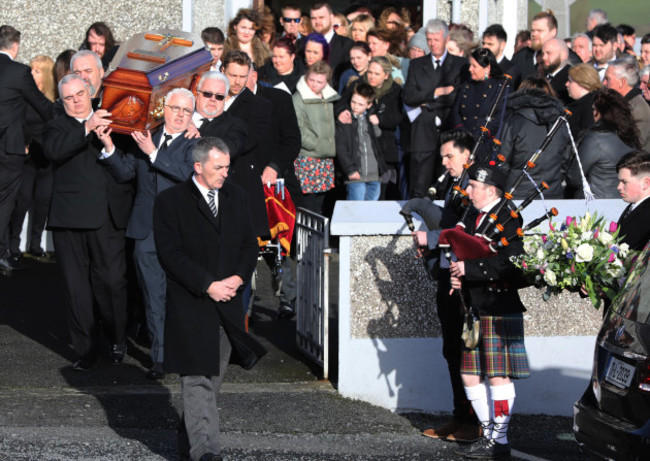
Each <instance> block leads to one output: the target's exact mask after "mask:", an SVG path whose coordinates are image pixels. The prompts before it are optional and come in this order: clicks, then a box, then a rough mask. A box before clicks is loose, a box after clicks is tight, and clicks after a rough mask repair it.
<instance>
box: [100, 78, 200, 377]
mask: <svg viewBox="0 0 650 461" xmlns="http://www.w3.org/2000/svg"><path fill="white" fill-rule="evenodd" d="M193 113H194V95H193V94H192V92H191V91H189V90H186V89H185V88H176V89H173V90H171V91H170V92H169V93H168V94H167V96H166V100H165V109H164V117H165V124H164V125H163V126H162V128H161V129H160V130H158V131H157V132H156V133H154V135H153V136H151V135H150V134H149V132H144V133H140V132H135V133H133V135H132V137H133V139H134V140H135V142H136V143H137V148H135V149H133V150H132V152H124V151H123V150H122V149H119V148H116V147H115V145H114V144H113V141H112V139H111V136H110V130H108V129H105V128H100V129H98V130H97V131H98V134H99V139H100V140H101V141H102V142H103V143H104V146H105V148H104V149H103V151H102V154H103V157H104V159H103V161H102V163H103V164H104V166H106V168H107V169H108V171H109V172H110V173H111V176H113V178H114V179H115V180H116V181H118V182H119V183H126V182H129V181H132V180H134V179H136V180H137V194H136V197H135V205H134V207H133V211H132V212H131V217H130V218H129V225H128V227H127V228H126V236H127V237H129V238H132V239H134V241H135V244H134V248H133V259H134V262H135V268H136V273H137V276H138V283H139V284H140V288H141V290H142V299H143V301H144V305H145V313H146V317H147V326H148V329H149V337H150V338H151V360H152V362H153V365H152V367H151V369H150V370H149V372H148V373H147V377H148V378H149V379H161V378H163V377H164V371H163V364H162V362H163V356H164V355H163V349H164V343H163V338H164V334H163V331H164V327H165V290H166V284H165V272H164V271H163V269H162V267H160V262H159V260H158V255H157V253H156V245H155V243H154V236H153V205H154V200H155V198H156V196H157V195H158V194H159V193H160V192H162V191H163V190H165V189H169V188H170V187H171V186H173V185H175V184H178V183H179V182H182V181H185V180H186V179H188V178H189V177H190V176H191V175H192V171H193V163H194V162H193V161H192V148H193V147H194V144H195V143H196V140H195V139H189V138H188V137H186V136H184V134H185V133H186V131H187V127H188V126H189V124H190V121H191V120H192V117H191V116H192V114H193Z"/></svg>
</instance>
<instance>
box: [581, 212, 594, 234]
mask: <svg viewBox="0 0 650 461" xmlns="http://www.w3.org/2000/svg"><path fill="white" fill-rule="evenodd" d="M590 221H591V215H590V214H589V212H588V211H587V212H586V213H585V216H584V218H582V219H581V220H580V225H579V226H578V227H579V228H580V230H581V231H583V232H584V231H586V230H587V229H588V228H589V224H590Z"/></svg>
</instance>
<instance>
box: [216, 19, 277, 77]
mask: <svg viewBox="0 0 650 461" xmlns="http://www.w3.org/2000/svg"><path fill="white" fill-rule="evenodd" d="M261 27H262V18H261V16H260V14H259V13H258V12H257V11H255V10H251V9H249V8H242V9H240V10H239V11H238V12H237V15H236V16H235V17H234V18H233V19H232V21H230V23H229V24H228V38H227V39H226V41H225V42H224V44H223V56H225V55H226V54H228V52H229V51H231V50H240V51H243V52H245V53H246V54H247V55H248V56H250V58H251V60H252V61H253V65H254V66H255V68H256V69H257V68H259V67H262V66H263V65H264V64H265V63H266V62H267V61H268V60H269V59H270V58H271V49H270V48H269V47H268V45H267V44H266V43H264V42H263V41H262V38H261V37H260V35H261V33H262V32H261Z"/></svg>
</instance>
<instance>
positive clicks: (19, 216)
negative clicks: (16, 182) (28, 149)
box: [9, 156, 53, 254]
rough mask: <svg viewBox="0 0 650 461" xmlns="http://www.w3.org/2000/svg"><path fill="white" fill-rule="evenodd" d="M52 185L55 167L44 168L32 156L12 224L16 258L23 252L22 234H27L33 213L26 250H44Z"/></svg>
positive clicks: (11, 245)
mask: <svg viewBox="0 0 650 461" xmlns="http://www.w3.org/2000/svg"><path fill="white" fill-rule="evenodd" d="M52 183H53V174H52V166H51V165H49V164H45V165H40V164H38V162H37V161H36V160H35V159H34V157H33V156H31V157H30V158H29V159H28V160H27V162H26V163H25V169H24V172H23V180H22V184H21V186H20V189H19V191H18V195H17V197H16V205H15V207H14V210H13V212H12V213H11V221H10V223H9V250H10V251H11V253H12V254H17V253H19V252H20V234H21V232H22V230H23V223H24V221H25V215H27V211H30V210H31V213H30V223H29V224H30V227H29V233H28V235H27V245H26V247H27V250H28V251H29V252H34V251H39V250H43V249H42V248H41V238H42V236H43V230H44V229H45V222H46V221H47V214H48V212H49V211H50V199H51V198H52Z"/></svg>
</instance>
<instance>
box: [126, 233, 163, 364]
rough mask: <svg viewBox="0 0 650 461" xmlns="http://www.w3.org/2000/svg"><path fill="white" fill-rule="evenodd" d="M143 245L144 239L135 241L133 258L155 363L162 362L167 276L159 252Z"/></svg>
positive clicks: (152, 358)
mask: <svg viewBox="0 0 650 461" xmlns="http://www.w3.org/2000/svg"><path fill="white" fill-rule="evenodd" d="M143 246H144V244H143V241H142V240H136V241H135V246H134V248H133V259H134V260H135V268H136V273H137V276H138V283H139V285H140V289H141V290H142V299H143V301H144V307H145V315H146V317H147V328H148V329H149V339H151V360H153V362H154V363H156V362H159V363H162V361H163V353H164V351H163V344H164V337H165V332H164V330H165V299H166V291H167V278H166V277H165V271H164V270H163V268H162V267H161V266H160V262H159V261H158V254H157V253H156V252H155V251H145V250H143V248H142V247H143Z"/></svg>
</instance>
